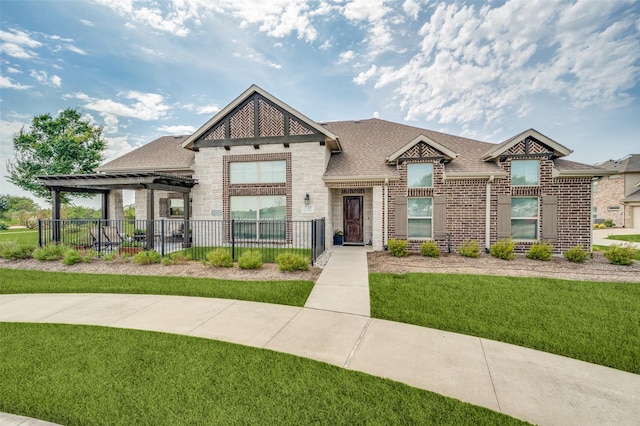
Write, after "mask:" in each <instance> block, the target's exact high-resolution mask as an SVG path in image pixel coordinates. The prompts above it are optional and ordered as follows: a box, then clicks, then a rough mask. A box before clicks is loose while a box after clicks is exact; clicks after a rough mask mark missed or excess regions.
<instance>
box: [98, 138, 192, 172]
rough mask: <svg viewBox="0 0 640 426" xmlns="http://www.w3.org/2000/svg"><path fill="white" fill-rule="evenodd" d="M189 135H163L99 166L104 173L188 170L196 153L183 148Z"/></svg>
mask: <svg viewBox="0 0 640 426" xmlns="http://www.w3.org/2000/svg"><path fill="white" fill-rule="evenodd" d="M186 138H187V136H162V137H160V138H158V139H156V140H154V141H152V142H149V143H147V144H145V145H142V146H141V147H139V148H137V149H134V150H133V151H131V152H129V153H127V154H125V155H123V156H121V157H118V158H116V159H115V160H112V161H109V162H107V163H105V164H103V165H102V166H100V167H98V171H99V172H102V173H119V172H134V171H159V172H186V171H191V170H192V169H193V160H194V158H195V153H194V152H193V151H190V150H188V149H183V148H182V143H183V142H184V141H185V139H186Z"/></svg>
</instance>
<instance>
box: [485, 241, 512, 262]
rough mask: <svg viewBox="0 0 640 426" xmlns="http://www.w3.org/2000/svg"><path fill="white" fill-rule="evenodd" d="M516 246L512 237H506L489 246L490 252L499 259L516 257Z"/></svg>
mask: <svg viewBox="0 0 640 426" xmlns="http://www.w3.org/2000/svg"><path fill="white" fill-rule="evenodd" d="M515 248H516V243H514V242H513V240H512V239H511V238H505V239H503V240H498V241H496V243H495V244H493V245H492V246H491V247H489V253H491V256H493V257H497V258H498V259H504V260H511V259H513V258H514V257H516V254H515V251H514V250H515Z"/></svg>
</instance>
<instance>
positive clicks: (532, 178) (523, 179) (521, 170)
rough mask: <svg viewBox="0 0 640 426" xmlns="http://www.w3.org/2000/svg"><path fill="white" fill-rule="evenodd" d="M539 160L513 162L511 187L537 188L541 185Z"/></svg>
mask: <svg viewBox="0 0 640 426" xmlns="http://www.w3.org/2000/svg"><path fill="white" fill-rule="evenodd" d="M539 168H540V162H539V161H538V160H513V161H511V186H537V185H539V184H540V179H539V177H538V169H539Z"/></svg>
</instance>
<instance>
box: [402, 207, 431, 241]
mask: <svg viewBox="0 0 640 426" xmlns="http://www.w3.org/2000/svg"><path fill="white" fill-rule="evenodd" d="M432 218H433V199H432V198H431V197H412V198H407V222H408V227H407V237H408V238H412V239H427V238H432V236H433V226H432Z"/></svg>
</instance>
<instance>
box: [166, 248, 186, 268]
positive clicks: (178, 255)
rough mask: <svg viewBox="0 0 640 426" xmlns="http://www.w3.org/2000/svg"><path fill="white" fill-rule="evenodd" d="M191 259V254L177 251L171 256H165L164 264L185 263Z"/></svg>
mask: <svg viewBox="0 0 640 426" xmlns="http://www.w3.org/2000/svg"><path fill="white" fill-rule="evenodd" d="M189 260H191V257H190V256H187V255H186V254H184V253H183V252H181V251H177V252H175V253H171V254H170V255H169V256H165V257H164V258H162V265H164V266H169V265H185V264H186V263H187V262H188V261H189Z"/></svg>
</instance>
